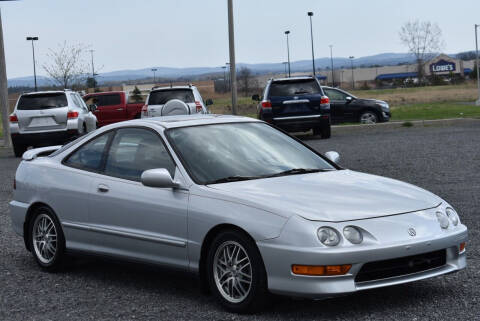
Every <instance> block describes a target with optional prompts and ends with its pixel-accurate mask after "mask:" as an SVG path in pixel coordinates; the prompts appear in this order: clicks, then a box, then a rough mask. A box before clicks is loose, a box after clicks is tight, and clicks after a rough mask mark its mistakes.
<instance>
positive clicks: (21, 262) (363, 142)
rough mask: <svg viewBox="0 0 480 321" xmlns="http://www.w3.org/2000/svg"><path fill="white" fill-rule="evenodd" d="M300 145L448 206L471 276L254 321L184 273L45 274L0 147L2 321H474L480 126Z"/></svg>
mask: <svg viewBox="0 0 480 321" xmlns="http://www.w3.org/2000/svg"><path fill="white" fill-rule="evenodd" d="M303 138H305V140H306V142H307V143H309V144H310V145H311V146H313V147H315V148H316V149H317V150H319V151H321V152H326V151H329V150H336V151H338V152H339V153H340V154H341V155H342V162H341V163H342V165H343V166H345V167H348V168H350V169H354V170H359V171H363V172H369V173H374V174H379V175H384V176H388V177H392V178H397V179H401V180H404V181H407V182H410V183H413V184H416V185H419V186H421V187H424V188H426V189H428V190H430V191H432V192H434V193H436V194H438V195H439V196H441V197H443V198H445V199H446V200H447V201H448V202H450V203H451V204H452V205H453V206H454V207H455V208H456V209H457V211H458V212H459V213H460V215H461V218H462V221H463V222H464V223H465V224H466V225H467V226H468V228H469V237H470V241H469V243H468V244H467V252H468V264H469V266H468V268H467V270H465V271H462V272H459V273H456V274H452V275H448V276H444V277H439V278H435V279H431V280H426V281H421V282H417V283H412V284H406V285H400V286H394V287H390V288H384V289H377V290H370V291H366V292H362V293H358V294H354V295H350V296H346V297H342V298H336V299H329V300H324V301H310V300H292V299H289V298H277V299H276V300H275V301H274V302H273V304H272V306H271V307H270V308H269V309H268V310H267V311H265V312H263V313H261V314H258V315H254V316H239V315H234V314H229V313H226V312H224V311H223V310H221V309H220V308H219V307H218V306H217V305H216V304H215V303H214V301H213V298H212V297H208V296H204V295H203V294H202V293H201V292H200V289H199V286H198V284H197V280H196V278H195V277H193V276H191V275H189V274H186V273H183V272H174V271H169V270H165V269H162V268H154V267H148V266H138V265H130V264H123V263H118V262H107V261H100V260H96V259H92V258H88V259H86V258H82V259H76V260H75V262H74V264H70V265H69V266H68V268H67V270H66V271H65V272H62V273H57V274H47V273H43V272H41V271H40V270H39V268H38V267H37V265H36V264H35V263H34V261H33V258H32V257H31V256H30V253H28V252H26V251H25V249H24V246H23V241H22V239H21V238H20V237H18V236H17V235H15V234H14V233H13V232H12V230H11V227H10V218H9V216H8V209H7V205H8V202H9V201H10V199H11V195H12V194H11V192H12V179H13V176H14V173H15V168H16V166H17V164H18V162H19V160H18V159H16V158H13V156H12V153H11V152H10V151H7V150H5V149H1V148H0V182H1V186H0V258H1V259H0V320H65V319H67V320H100V319H101V320H132V319H142V320H144V319H147V320H150V319H151V320H194V319H195V320H227V319H228V320H229V319H235V320H278V319H282V320H283V319H288V320H290V319H291V320H409V321H411V320H435V321H440V320H480V272H479V271H480V246H479V242H480V235H479V229H480V215H479V214H480V209H479V208H480V121H464V122H459V123H456V124H454V125H449V126H445V127H443V126H429V127H419V126H415V127H412V128H365V129H359V130H355V131H349V130H344V129H341V130H340V131H334V132H333V136H332V138H331V139H329V140H317V139H311V138H310V137H308V136H304V137H303ZM373 197H374V196H373Z"/></svg>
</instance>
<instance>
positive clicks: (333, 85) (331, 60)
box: [330, 45, 335, 87]
mask: <svg viewBox="0 0 480 321" xmlns="http://www.w3.org/2000/svg"><path fill="white" fill-rule="evenodd" d="M332 48H333V45H330V62H331V64H332V87H335V78H334V77H335V76H334V72H333V53H332Z"/></svg>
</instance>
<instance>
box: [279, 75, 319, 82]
mask: <svg viewBox="0 0 480 321" xmlns="http://www.w3.org/2000/svg"><path fill="white" fill-rule="evenodd" d="M312 79H315V78H313V77H312V76H297V77H287V78H285V77H283V78H272V79H271V80H272V81H295V80H312Z"/></svg>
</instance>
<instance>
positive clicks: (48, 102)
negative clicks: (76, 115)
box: [17, 93, 68, 110]
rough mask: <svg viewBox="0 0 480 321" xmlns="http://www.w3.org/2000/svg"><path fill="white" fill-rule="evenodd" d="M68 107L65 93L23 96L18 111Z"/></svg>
mask: <svg viewBox="0 0 480 321" xmlns="http://www.w3.org/2000/svg"><path fill="white" fill-rule="evenodd" d="M65 106H68V102H67V96H66V95H65V94H64V93H50V94H36V95H23V96H22V97H20V100H19V101H18V105H17V109H19V110H32V109H49V108H58V107H65Z"/></svg>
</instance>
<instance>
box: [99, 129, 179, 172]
mask: <svg viewBox="0 0 480 321" xmlns="http://www.w3.org/2000/svg"><path fill="white" fill-rule="evenodd" d="M154 168H166V169H167V170H168V171H169V172H170V175H172V177H173V176H174V175H175V163H174V162H173V160H172V159H171V158H170V155H169V153H168V151H167V150H166V148H165V146H164V145H163V143H162V140H161V139H160V137H158V135H156V134H155V133H153V132H152V131H150V130H148V129H141V128H124V129H119V130H118V131H117V133H116V135H115V138H114V139H113V142H112V145H111V147H110V150H109V151H108V155H107V161H106V164H105V175H110V176H115V177H120V178H124V179H129V180H133V181H140V177H141V175H142V173H143V172H144V171H146V170H148V169H154Z"/></svg>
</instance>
